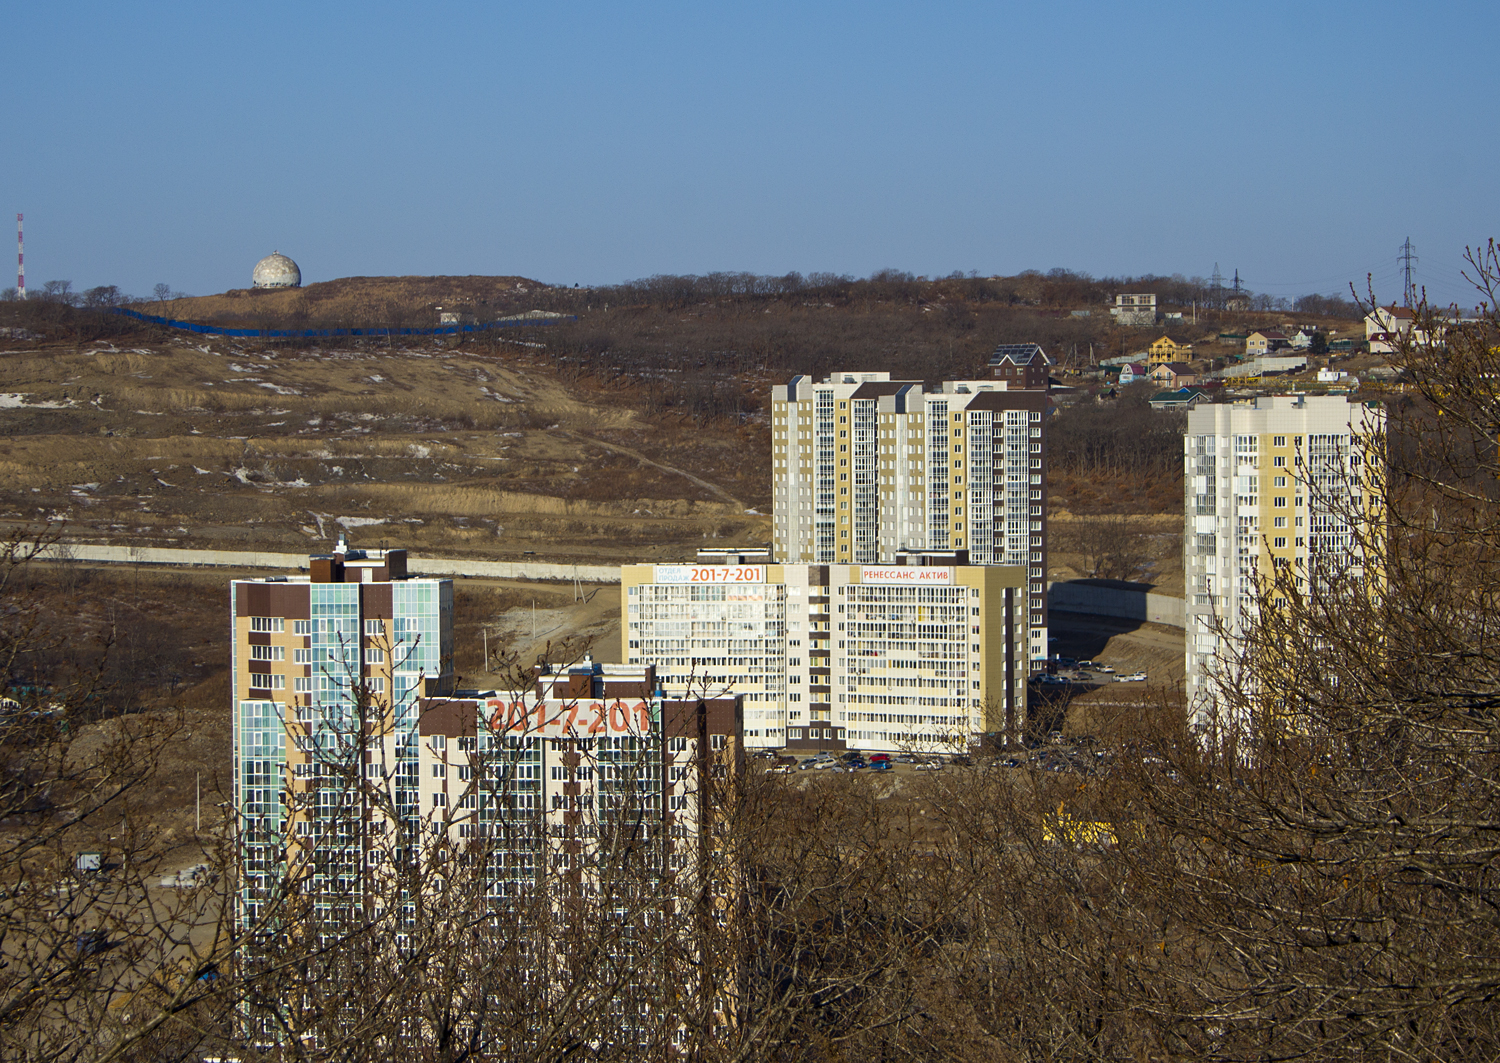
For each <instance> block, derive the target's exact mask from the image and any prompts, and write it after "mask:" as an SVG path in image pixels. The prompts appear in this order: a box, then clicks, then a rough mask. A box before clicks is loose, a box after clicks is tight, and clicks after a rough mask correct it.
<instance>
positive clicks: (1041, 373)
mask: <svg viewBox="0 0 1500 1063" xmlns="http://www.w3.org/2000/svg"><path fill="white" fill-rule="evenodd" d="M1051 365H1052V359H1051V358H1048V357H1047V352H1045V351H1043V350H1042V348H1041V347H1040V346H1039V345H1038V344H1035V343H1002V344H1001V345H1000V346H998V347H996V348H995V353H994V354H992V355H990V370H991V371H992V372H993V373H994V374H995V376H996V377H997V378H998V379H1000V380H1003V381H1005V387H1006V389H1007V390H1009V391H1046V390H1047V380H1048V377H1047V370H1048V368H1049V367H1050V366H1051Z"/></svg>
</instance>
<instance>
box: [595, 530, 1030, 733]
mask: <svg viewBox="0 0 1500 1063" xmlns="http://www.w3.org/2000/svg"><path fill="white" fill-rule="evenodd" d="M964 560H965V558H964V555H963V553H962V551H958V552H949V553H947V554H937V553H928V554H922V555H906V554H898V555H897V558H896V561H897V562H898V563H893V564H867V565H854V564H832V565H809V564H791V563H788V564H771V563H768V561H767V559H766V557H765V556H764V554H744V555H741V554H734V553H729V554H724V555H720V556H717V557H715V556H708V557H700V561H699V563H698V564H694V565H627V566H625V567H624V568H623V569H622V570H621V583H622V585H623V594H622V597H623V599H624V602H625V624H624V634H623V637H624V641H625V645H624V652H625V659H626V660H627V661H630V662H645V661H651V662H654V663H655V665H656V668H657V676H658V678H659V680H660V683H661V685H662V688H663V689H664V690H665V691H666V693H667V694H669V695H672V696H675V697H688V696H690V695H698V694H709V695H712V694H715V693H717V692H719V691H722V690H733V691H735V692H736V693H738V694H740V695H741V696H743V698H744V736H745V744H746V745H747V746H748V747H751V748H756V747H759V748H771V747H780V746H786V747H787V748H789V749H827V748H849V749H858V750H867V751H872V752H874V751H891V752H894V751H897V750H900V749H906V748H916V749H932V750H947V751H949V752H957V751H961V750H963V749H964V748H966V747H967V746H968V745H969V744H971V743H973V742H977V741H978V740H979V738H980V736H981V735H983V734H986V733H999V734H1005V735H1008V736H1010V737H1011V738H1014V737H1017V736H1018V735H1019V731H1020V729H1021V728H1022V727H1024V725H1025V718H1026V683H1027V679H1028V677H1029V670H1028V658H1029V653H1030V651H1029V648H1028V647H1029V643H1028V640H1027V638H1026V634H1027V631H1028V629H1029V624H1028V619H1027V617H1028V613H1027V608H1028V603H1027V597H1028V594H1027V578H1026V572H1025V569H1023V568H1020V567H1017V566H1005V565H985V566H978V565H967V564H964V563H963V562H964Z"/></svg>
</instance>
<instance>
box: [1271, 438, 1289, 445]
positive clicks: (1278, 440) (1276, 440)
mask: <svg viewBox="0 0 1500 1063" xmlns="http://www.w3.org/2000/svg"><path fill="white" fill-rule="evenodd" d="M1271 446H1273V447H1284V446H1286V436H1272V437H1271Z"/></svg>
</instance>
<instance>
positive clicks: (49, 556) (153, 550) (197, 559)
mask: <svg viewBox="0 0 1500 1063" xmlns="http://www.w3.org/2000/svg"><path fill="white" fill-rule="evenodd" d="M408 556H409V558H410V565H411V571H412V574H413V575H418V576H482V577H486V578H489V579H524V580H547V579H557V580H573V579H580V580H583V581H585V582H586V583H619V582H620V570H619V568H618V567H617V566H614V565H555V564H549V563H547V562H544V561H469V560H462V559H460V560H453V559H449V558H440V557H422V556H421V555H416V556H412V555H408ZM42 558H43V560H52V561H56V560H61V559H64V558H69V559H71V560H74V561H106V562H113V563H116V564H126V565H131V564H134V565H194V566H208V567H214V568H275V569H281V570H282V571H284V572H296V571H304V572H305V571H306V570H307V555H306V554H278V553H270V552H265V551H250V550H190V549H184V548H182V547H171V546H92V545H86V544H83V543H68V544H60V548H59V546H54V547H50V548H48V550H46V551H45V552H44V553H43V554H42Z"/></svg>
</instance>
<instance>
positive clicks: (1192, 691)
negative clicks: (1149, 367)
mask: <svg viewBox="0 0 1500 1063" xmlns="http://www.w3.org/2000/svg"><path fill="white" fill-rule="evenodd" d="M1384 421H1385V415H1384V411H1383V410H1382V409H1380V408H1379V407H1376V406H1367V405H1364V404H1362V403H1352V402H1349V401H1347V400H1345V399H1343V398H1341V397H1325V396H1313V395H1273V396H1265V397H1261V398H1256V399H1252V400H1249V401H1247V402H1238V403H1233V404H1224V405H1214V406H1199V407H1197V408H1196V409H1194V410H1192V411H1190V412H1189V414H1188V427H1187V435H1186V437H1185V439H1184V451H1185V461H1186V468H1185V470H1184V471H1185V476H1184V495H1185V507H1186V514H1185V527H1184V533H1183V567H1184V577H1185V585H1186V594H1187V640H1188V642H1187V696H1188V713H1189V718H1190V719H1191V720H1192V721H1193V722H1194V724H1195V725H1196V726H1198V727H1199V728H1207V727H1209V726H1211V725H1212V724H1213V723H1214V721H1215V719H1216V716H1217V709H1218V705H1217V702H1218V698H1217V696H1216V695H1217V686H1216V684H1215V676H1216V675H1219V674H1227V673H1228V672H1229V671H1230V670H1232V669H1234V668H1236V667H1237V649H1238V639H1239V638H1240V637H1241V636H1243V635H1244V634H1245V633H1246V632H1247V631H1248V630H1249V629H1250V626H1251V625H1252V624H1253V623H1254V622H1255V620H1256V618H1257V616H1258V615H1259V612H1258V610H1259V609H1260V606H1261V602H1262V598H1261V592H1262V590H1263V589H1265V588H1269V587H1270V586H1271V585H1272V584H1273V583H1274V581H1275V578H1276V576H1277V575H1278V574H1279V573H1286V574H1289V575H1290V577H1291V578H1292V579H1293V580H1294V586H1295V587H1296V588H1297V590H1298V591H1299V592H1301V591H1312V590H1315V589H1316V588H1315V587H1313V586H1312V584H1313V581H1315V580H1316V579H1317V578H1318V573H1319V572H1334V573H1347V572H1350V571H1355V570H1359V569H1361V568H1363V567H1364V565H1365V563H1366V558H1365V557H1363V556H1362V552H1361V548H1360V536H1359V535H1358V534H1356V533H1357V530H1358V529H1357V528H1356V527H1355V523H1356V521H1357V520H1359V519H1361V515H1362V514H1363V515H1365V516H1368V515H1370V514H1371V513H1372V512H1373V511H1374V509H1375V507H1378V505H1379V500H1378V497H1377V496H1376V495H1375V494H1374V493H1372V492H1371V491H1370V490H1369V484H1370V479H1369V478H1370V474H1371V472H1372V470H1371V468H1370V463H1371V461H1372V458H1373V457H1374V455H1372V453H1371V451H1370V441H1371V440H1372V438H1374V437H1375V436H1376V435H1377V433H1379V432H1380V431H1381V430H1382V429H1383V427H1384ZM1315 561H1316V563H1314V562H1315ZM1278 601H1279V599H1277V598H1276V597H1275V596H1274V595H1273V596H1272V597H1271V599H1270V602H1271V605H1272V607H1273V608H1274V607H1275V606H1276V604H1277V603H1278ZM1251 678H1252V682H1253V677H1251Z"/></svg>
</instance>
